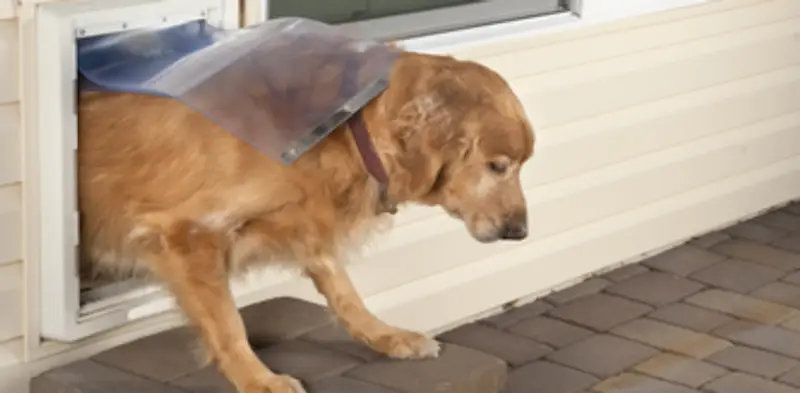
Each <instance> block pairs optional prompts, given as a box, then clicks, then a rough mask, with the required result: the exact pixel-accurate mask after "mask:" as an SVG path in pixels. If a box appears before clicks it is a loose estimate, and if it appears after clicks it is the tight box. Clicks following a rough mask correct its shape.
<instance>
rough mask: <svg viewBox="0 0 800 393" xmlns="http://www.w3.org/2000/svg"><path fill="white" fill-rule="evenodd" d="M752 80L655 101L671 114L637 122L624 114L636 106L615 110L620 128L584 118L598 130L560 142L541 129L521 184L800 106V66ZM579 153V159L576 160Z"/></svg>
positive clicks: (583, 169)
mask: <svg viewBox="0 0 800 393" xmlns="http://www.w3.org/2000/svg"><path fill="white" fill-rule="evenodd" d="M775 76H777V78H776V77H775ZM751 79H752V80H747V81H746V82H745V83H738V82H734V83H731V84H729V85H724V86H721V87H720V86H716V87H714V88H711V89H707V90H706V91H702V92H696V93H689V94H685V95H680V96H678V97H674V98H670V99H668V100H664V102H659V103H656V104H653V105H651V106H659V107H660V108H659V109H661V110H662V111H665V110H670V112H668V113H665V114H660V115H655V116H653V115H651V116H649V117H648V118H646V119H645V120H638V121H635V122H633V123H630V122H627V121H624V120H622V119H623V118H624V117H626V116H627V117H631V118H634V117H635V116H636V115H637V113H636V112H637V111H636V110H635V109H634V110H630V111H624V112H623V113H620V114H618V115H616V114H615V116H614V117H615V118H616V119H619V120H620V122H619V125H617V126H615V125H613V123H612V125H608V126H605V127H604V126H603V125H601V124H592V122H586V123H585V124H584V125H583V126H584V128H585V127H594V131H595V132H592V133H588V132H587V133H584V134H583V135H580V136H579V137H576V138H572V139H568V140H566V141H564V140H562V141H561V143H552V144H550V143H543V142H545V141H548V139H549V137H550V136H551V135H552V136H556V135H557V133H558V131H560V130H556V129H548V130H545V131H540V132H539V135H540V136H539V140H540V141H541V142H542V143H540V145H539V146H538V147H537V153H536V156H535V158H534V159H533V160H531V162H530V163H529V164H527V165H526V166H525V168H524V169H523V173H522V178H523V180H522V181H523V184H524V185H525V186H526V187H529V188H530V187H535V186H539V185H543V184H547V183H550V182H553V181H557V180H559V179H563V178H566V177H569V176H572V175H577V174H580V173H584V172H587V171H590V170H593V169H597V168H600V167H602V166H604V165H609V164H612V163H616V162H620V161H623V160H626V159H631V158H634V157H636V156H639V155H642V154H646V153H649V152H653V151H656V150H659V149H664V148H668V147H670V146H673V145H676V144H679V143H683V142H687V141H690V140H693V139H697V138H701V137H704V136H708V135H712V134H715V133H718V132H721V131H724V130H727V129H730V128H733V127H737V126H740V125H744V124H749V123H752V122H756V121H760V120H764V119H768V118H770V117H774V116H780V115H782V114H786V113H789V112H792V111H796V110H800V67H795V68H792V69H790V70H787V71H784V72H782V73H770V74H765V75H760V76H758V77H755V78H751ZM768 83H769V84H768ZM770 84H771V85H770ZM742 85H749V86H750V87H751V89H752V90H751V91H742V90H743V89H742V88H741V87H742ZM756 88H757V89H756ZM720 96H722V97H723V98H720ZM681 101H688V104H687V103H685V102H684V103H683V105H682V106H681V107H679V108H678V110H675V108H674V107H675V105H674V104H675V103H679V102H681ZM664 108H666V109H664ZM648 109H649V108H648ZM612 120H613V119H612ZM575 157H580V159H579V160H576V159H575Z"/></svg>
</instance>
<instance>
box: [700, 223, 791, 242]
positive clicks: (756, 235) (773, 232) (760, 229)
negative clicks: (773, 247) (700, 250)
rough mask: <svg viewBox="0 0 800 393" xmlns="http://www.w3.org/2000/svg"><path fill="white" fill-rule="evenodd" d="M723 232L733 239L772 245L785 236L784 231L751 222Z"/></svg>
mask: <svg viewBox="0 0 800 393" xmlns="http://www.w3.org/2000/svg"><path fill="white" fill-rule="evenodd" d="M725 232H727V233H729V234H731V235H733V236H734V237H738V238H742V239H747V240H752V241H756V242H759V243H772V242H774V241H776V240H778V239H780V238H783V237H786V236H787V233H786V232H785V231H782V230H779V229H775V228H770V227H768V226H765V225H761V224H757V223H755V222H752V221H746V222H743V223H741V224H739V225H734V226H732V227H730V228H728V229H726V230H725ZM718 243H721V242H717V244H718ZM712 247H713V246H712Z"/></svg>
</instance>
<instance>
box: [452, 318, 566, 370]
mask: <svg viewBox="0 0 800 393" xmlns="http://www.w3.org/2000/svg"><path fill="white" fill-rule="evenodd" d="M439 340H440V341H443V342H449V343H453V344H456V345H460V346H462V347H468V348H472V349H476V350H478V351H481V352H484V353H488V354H490V355H494V356H497V357H498V358H500V359H503V360H505V361H506V362H508V363H509V364H510V365H512V366H521V365H524V364H527V363H530V362H532V361H534V360H536V359H539V358H541V357H542V356H545V355H547V354H548V353H550V352H552V351H553V349H552V348H550V347H548V346H547V345H544V344H541V343H538V342H536V341H533V340H531V339H528V338H525V337H522V336H518V335H514V334H510V333H506V332H503V331H500V330H496V329H492V328H490V327H488V326H484V325H480V324H476V323H474V324H469V325H464V326H461V327H458V328H456V329H453V330H451V331H449V332H447V333H444V334H442V335H440V336H439Z"/></svg>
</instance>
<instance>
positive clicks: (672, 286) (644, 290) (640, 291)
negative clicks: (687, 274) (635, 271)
mask: <svg viewBox="0 0 800 393" xmlns="http://www.w3.org/2000/svg"><path fill="white" fill-rule="evenodd" d="M701 289H703V285H702V284H699V283H697V282H694V281H689V280H687V279H685V278H683V277H680V276H677V275H674V274H668V273H663V272H648V273H644V274H640V275H638V276H635V277H632V278H630V279H628V280H625V281H623V282H620V283H617V284H614V285H612V286H611V287H609V288H608V289H606V291H607V292H609V293H612V294H615V295H618V296H623V297H626V298H628V299H632V300H636V301H640V302H644V303H648V304H650V305H653V306H661V305H664V304H669V303H674V302H676V301H678V300H681V299H683V298H685V297H687V296H689V295H691V294H693V293H695V292H697V291H699V290H701Z"/></svg>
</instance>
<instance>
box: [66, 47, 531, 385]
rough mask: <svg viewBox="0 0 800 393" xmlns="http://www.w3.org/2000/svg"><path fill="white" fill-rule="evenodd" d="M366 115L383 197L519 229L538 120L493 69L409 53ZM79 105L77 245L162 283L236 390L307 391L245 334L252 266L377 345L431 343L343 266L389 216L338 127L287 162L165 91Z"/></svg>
mask: <svg viewBox="0 0 800 393" xmlns="http://www.w3.org/2000/svg"><path fill="white" fill-rule="evenodd" d="M360 115H361V116H362V118H363V121H364V123H365V124H366V126H367V129H368V131H369V135H370V137H371V139H372V141H373V143H374V146H375V151H376V152H377V153H378V156H379V157H380V159H381V161H382V162H383V165H384V167H385V168H386V171H387V172H388V177H389V179H390V183H389V188H388V192H387V193H386V196H387V197H388V198H390V199H391V200H392V201H393V202H395V203H397V204H399V205H400V206H402V205H403V204H406V203H420V204H424V205H429V206H441V207H442V208H444V210H445V211H447V212H448V213H449V214H451V215H452V216H454V217H456V218H458V219H460V220H462V221H463V222H464V223H465V225H466V227H467V229H468V230H469V232H470V234H471V235H472V236H473V237H474V238H475V239H477V240H478V241H481V242H492V241H496V240H501V239H509V240H521V239H523V238H525V237H526V235H527V212H526V203H525V198H524V196H523V192H522V187H521V185H520V168H521V166H522V165H523V164H524V163H525V162H526V161H527V160H528V159H529V158H530V157H531V155H532V154H533V146H534V134H533V130H532V128H531V125H530V123H529V121H528V120H527V118H526V116H525V114H524V111H523V108H522V105H521V104H520V102H519V100H518V99H517V97H516V96H515V95H514V93H513V92H512V90H511V89H510V87H509V86H508V85H507V83H506V82H505V81H504V80H503V79H502V78H501V77H500V76H499V75H498V74H497V73H495V72H493V71H492V70H490V69H488V68H486V67H484V66H482V65H479V64H477V63H475V62H470V61H461V60H457V59H454V58H452V57H449V56H437V55H426V54H419V53H413V52H403V53H402V54H401V56H400V58H399V59H398V60H397V62H396V63H395V65H394V66H393V69H392V71H391V74H390V79H389V87H388V89H387V90H385V91H384V92H383V93H381V94H380V95H379V96H378V97H377V98H375V99H374V100H372V102H370V103H369V104H368V105H367V106H366V107H365V108H363V109H362V111H361V114H360ZM79 119H80V124H79V143H80V149H79V150H78V152H79V153H78V154H79V157H78V159H79V193H80V210H81V213H82V229H81V232H82V233H81V235H82V244H83V253H84V255H83V258H84V259H87V260H90V261H91V262H92V263H94V264H96V265H99V266H106V267H113V268H133V269H134V270H136V269H143V270H144V271H147V272H149V273H152V275H154V276H155V277H156V278H157V279H158V280H160V281H161V282H163V283H164V284H165V285H166V286H167V287H168V288H169V290H170V291H171V293H172V294H173V295H174V296H175V298H176V300H177V302H178V304H179V306H180V307H181V309H182V311H183V312H184V313H185V314H186V315H187V316H188V319H189V321H190V322H191V324H192V325H193V326H195V327H196V328H197V330H198V331H199V333H200V336H201V338H202V343H203V345H204V348H205V349H206V352H207V354H208V359H209V360H210V361H213V362H214V363H215V364H216V365H217V366H218V368H219V370H220V371H221V372H222V373H223V374H224V375H225V377H226V378H227V379H228V380H229V381H230V382H231V383H232V384H233V385H234V386H235V387H236V389H237V390H238V391H239V392H241V393H267V392H269V393H298V392H304V390H303V387H302V386H301V384H300V383H299V382H298V381H297V380H295V379H294V378H292V377H290V376H287V375H278V374H275V373H273V372H272V371H270V370H269V369H268V368H267V367H265V366H264V365H263V364H262V363H261V362H260V361H259V359H258V358H257V357H256V355H255V354H254V352H253V350H252V349H251V347H250V345H249V344H248V340H247V337H246V333H245V328H244V326H243V324H242V319H241V317H240V316H239V313H238V311H237V308H236V306H235V304H234V301H233V299H232V297H231V294H230V292H229V287H228V285H229V284H228V283H229V281H228V278H229V276H231V275H232V274H235V273H237V272H240V271H242V270H243V269H244V268H246V267H248V266H253V265H254V264H265V263H284V264H289V265H292V266H296V267H298V268H300V269H301V271H302V273H303V274H304V275H306V276H307V277H309V278H310V279H311V280H312V281H313V283H314V285H315V287H316V288H317V290H318V291H319V292H320V293H321V294H322V295H324V296H325V298H326V299H327V303H328V306H329V308H330V309H331V310H332V312H333V313H334V314H335V315H336V316H337V319H338V320H339V321H340V323H341V324H342V325H343V326H344V327H345V328H346V329H347V331H348V332H349V333H350V334H351V335H352V336H353V337H355V338H356V339H358V340H360V341H362V342H364V343H366V344H367V345H369V346H370V347H371V348H373V349H374V350H376V351H378V352H381V353H383V354H385V355H387V356H390V357H392V358H403V359H410V358H424V357H435V356H437V354H438V351H439V345H438V343H437V342H436V341H435V340H433V339H431V338H429V337H427V336H425V335H423V334H420V333H416V332H411V331H406V330H403V329H399V328H396V327H393V326H390V325H388V324H386V323H384V322H382V321H381V320H380V319H378V318H376V317H375V316H374V315H373V314H372V313H370V311H368V310H367V309H366V308H365V306H364V303H363V302H362V299H361V298H360V297H359V295H358V293H357V292H356V290H355V289H354V287H353V284H352V283H351V281H350V279H349V277H348V275H347V272H346V270H345V262H346V261H345V260H343V259H344V256H345V255H346V253H347V251H350V250H353V249H354V248H357V247H358V246H359V245H360V244H362V243H363V242H364V241H365V239H366V238H367V237H368V235H369V234H370V233H371V232H373V231H374V230H375V229H376V226H377V225H378V223H379V221H382V220H384V219H386V218H389V217H391V215H389V214H382V213H380V212H377V213H376V206H377V204H378V203H380V201H379V195H378V187H377V184H376V182H375V181H374V180H373V179H371V178H370V176H369V174H368V173H367V170H366V168H365V165H364V162H363V160H362V157H361V155H360V154H359V150H358V149H357V148H356V146H355V144H354V140H353V136H352V134H351V133H350V132H348V127H347V125H342V126H341V127H339V128H337V129H336V130H335V131H334V132H333V133H332V134H331V135H330V136H328V137H327V138H326V139H324V140H323V141H322V142H321V143H319V144H317V145H316V146H314V147H313V148H312V149H310V150H309V151H308V152H306V153H305V154H304V155H302V156H301V157H300V159H299V160H298V161H296V162H295V163H294V164H292V165H283V164H282V163H279V162H278V161H275V160H272V159H270V158H269V157H268V156H266V155H265V154H262V153H261V152H259V151H257V150H256V149H254V148H252V147H251V146H250V145H247V144H246V143H244V142H242V141H240V140H239V139H237V138H236V137H234V136H232V135H231V134H229V133H228V132H226V131H225V130H223V129H221V128H219V127H218V126H216V125H215V124H214V123H212V122H211V121H209V120H208V119H207V118H205V117H204V116H203V115H201V114H199V113H197V112H194V111H193V110H191V109H189V108H188V107H186V106H185V105H183V104H182V103H180V102H178V101H174V100H170V99H166V98H160V97H156V96H148V95H136V94H126V93H109V92H87V93H83V94H82V95H81V99H80V104H79ZM264 323H269V321H264Z"/></svg>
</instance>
